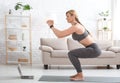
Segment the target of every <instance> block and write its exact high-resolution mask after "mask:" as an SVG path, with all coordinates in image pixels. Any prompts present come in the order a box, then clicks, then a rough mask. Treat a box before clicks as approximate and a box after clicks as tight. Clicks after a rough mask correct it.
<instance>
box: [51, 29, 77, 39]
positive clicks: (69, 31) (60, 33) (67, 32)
mask: <svg viewBox="0 0 120 83" xmlns="http://www.w3.org/2000/svg"><path fill="white" fill-rule="evenodd" d="M51 29H52V30H53V32H54V33H55V35H56V36H57V37H58V38H62V37H65V36H68V35H70V34H72V33H74V32H76V31H77V28H76V27H70V28H68V29H65V30H62V31H61V30H59V29H57V28H54V27H52V28H51Z"/></svg>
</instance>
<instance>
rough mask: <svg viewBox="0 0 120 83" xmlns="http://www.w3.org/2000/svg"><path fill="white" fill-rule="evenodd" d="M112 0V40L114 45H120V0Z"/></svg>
mask: <svg viewBox="0 0 120 83" xmlns="http://www.w3.org/2000/svg"><path fill="white" fill-rule="evenodd" d="M112 1H113V6H112V9H113V40H114V45H115V46H120V0H112Z"/></svg>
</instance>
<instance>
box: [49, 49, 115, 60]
mask: <svg viewBox="0 0 120 83" xmlns="http://www.w3.org/2000/svg"><path fill="white" fill-rule="evenodd" d="M68 52H69V51H68V50H53V51H52V52H51V53H52V54H51V57H54V58H68ZM114 57H115V53H114V52H112V51H104V50H102V54H101V55H100V56H99V57H98V58H114Z"/></svg>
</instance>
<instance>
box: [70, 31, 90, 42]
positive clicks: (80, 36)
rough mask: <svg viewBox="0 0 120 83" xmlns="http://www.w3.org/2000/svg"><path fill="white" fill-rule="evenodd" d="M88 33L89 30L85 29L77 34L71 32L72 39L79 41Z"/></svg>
mask: <svg viewBox="0 0 120 83" xmlns="http://www.w3.org/2000/svg"><path fill="white" fill-rule="evenodd" d="M88 34H89V32H88V31H87V30H86V29H85V32H84V33H83V34H77V33H75V32H74V33H73V34H72V38H73V39H74V40H77V41H81V40H82V39H84V38H85V37H87V36H88Z"/></svg>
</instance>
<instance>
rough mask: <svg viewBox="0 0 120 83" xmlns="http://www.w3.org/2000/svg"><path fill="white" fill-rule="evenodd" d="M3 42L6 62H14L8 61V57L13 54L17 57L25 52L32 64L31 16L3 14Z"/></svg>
mask: <svg viewBox="0 0 120 83" xmlns="http://www.w3.org/2000/svg"><path fill="white" fill-rule="evenodd" d="M5 44H6V64H8V63H9V62H12V63H13V62H16V61H9V58H11V59H12V58H14V57H13V55H16V56H17V57H15V58H18V57H21V56H22V54H23V55H24V54H26V56H27V57H28V61H29V63H30V64H32V42H31V16H27V15H26V16H23V15H5ZM11 54H12V56H10V55H11ZM9 56H10V57H9ZM23 62H24V61H23ZM16 63H18V62H16Z"/></svg>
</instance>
